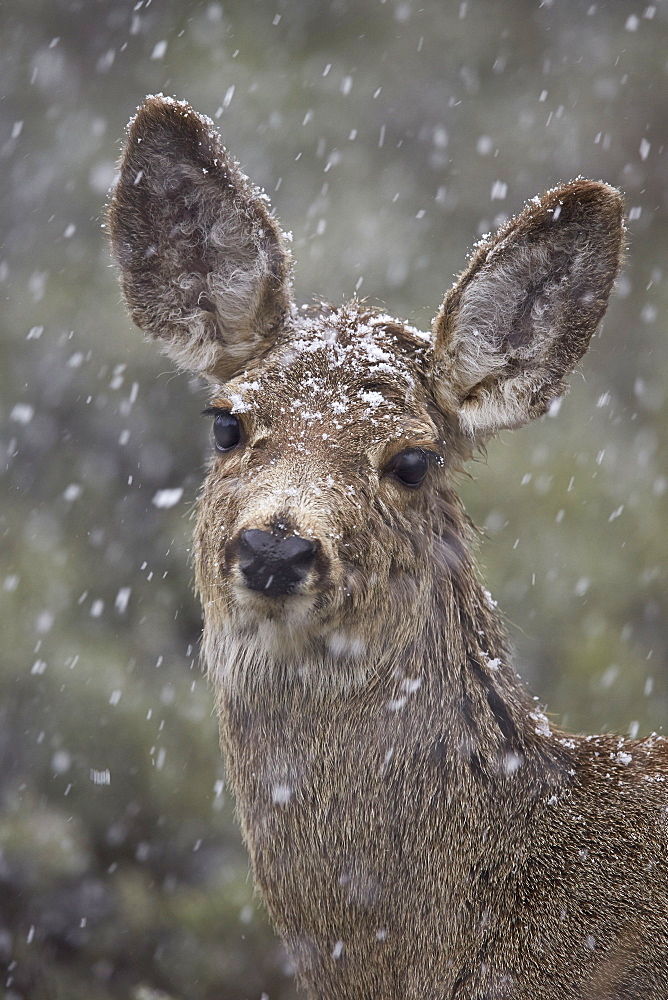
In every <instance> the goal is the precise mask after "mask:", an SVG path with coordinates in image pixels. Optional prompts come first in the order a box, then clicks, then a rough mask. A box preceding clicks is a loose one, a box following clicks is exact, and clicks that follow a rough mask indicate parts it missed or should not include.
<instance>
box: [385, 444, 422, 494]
mask: <svg viewBox="0 0 668 1000" xmlns="http://www.w3.org/2000/svg"><path fill="white" fill-rule="evenodd" d="M428 468H429V456H428V455H427V453H426V452H424V451H422V449H421V448H407V449H406V451H401V452H399V454H398V455H397V456H396V457H395V458H394V460H393V462H392V465H391V466H390V471H391V472H392V474H393V475H394V476H396V478H397V479H398V480H399V482H401V483H403V484H404V486H411V487H413V488H415V487H416V486H420V484H421V483H422V481H423V479H424V477H425V476H426V475H427V469H428Z"/></svg>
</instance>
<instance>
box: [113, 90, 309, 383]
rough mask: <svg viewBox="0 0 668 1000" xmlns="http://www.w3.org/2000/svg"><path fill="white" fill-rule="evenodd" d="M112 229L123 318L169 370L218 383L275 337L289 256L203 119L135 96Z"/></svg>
mask: <svg viewBox="0 0 668 1000" xmlns="http://www.w3.org/2000/svg"><path fill="white" fill-rule="evenodd" d="M109 224H110V231H111V242H112V247H113V250H114V253H115V255H116V258H117V260H118V262H119V264H120V267H121V277H122V285H123V292H124V294H125V298H126V301H127V304H128V308H129V310H130V313H131V315H132V318H133V320H134V321H135V323H136V324H137V325H138V326H139V327H141V329H142V330H144V332H145V333H147V334H148V335H149V336H150V337H152V338H155V339H157V340H158V341H159V342H160V343H161V345H162V348H163V350H164V351H165V353H167V354H169V356H170V357H171V358H172V359H173V360H174V361H176V363H177V364H178V365H180V366H181V367H183V368H187V369H189V370H191V371H195V372H199V373H202V374H206V375H209V376H211V377H213V378H215V379H217V380H220V381H225V380H227V379H229V378H231V377H232V376H233V375H235V374H236V373H237V372H238V371H240V370H241V369H242V368H243V367H245V365H246V364H247V363H248V362H249V361H250V360H251V359H252V358H254V357H255V356H257V355H258V354H259V353H261V352H262V351H263V350H265V349H266V348H267V347H268V346H269V345H270V344H271V343H272V341H273V339H274V338H275V336H276V332H277V330H278V329H279V328H280V326H281V324H282V322H283V320H284V318H285V316H286V314H287V313H288V312H289V310H290V307H291V302H292V300H291V294H290V284H289V277H290V255H289V252H288V250H287V249H286V247H285V244H284V241H283V238H282V236H281V232H280V229H279V227H278V225H277V223H276V222H275V220H274V219H273V218H272V216H271V214H270V211H269V208H268V205H267V201H266V198H265V195H264V194H263V193H262V192H260V191H259V190H258V189H256V188H254V187H252V185H251V184H250V182H249V181H248V179H247V178H246V177H245V176H244V175H243V174H242V172H241V170H240V169H239V165H238V164H237V163H236V162H235V161H234V160H233V159H232V158H231V157H230V156H229V154H228V153H227V152H226V150H225V149H224V148H223V146H222V145H221V143H220V140H219V137H218V135H217V134H216V132H215V130H214V127H213V122H211V121H210V120H209V119H208V118H204V117H202V116H201V115H198V114H196V113H195V112H194V111H193V110H192V108H191V107H189V106H188V105H187V104H186V103H185V102H181V101H174V100H171V99H169V98H165V97H162V96H158V97H148V98H147V99H146V100H145V101H144V103H143V104H142V105H141V107H140V108H139V111H138V114H137V116H136V117H135V118H134V119H133V120H132V121H131V122H130V125H129V135H128V141H127V145H126V148H125V152H124V155H123V159H122V162H121V167H120V178H119V180H118V183H117V185H116V187H115V190H114V192H113V194H112V200H111V205H110V208H109Z"/></svg>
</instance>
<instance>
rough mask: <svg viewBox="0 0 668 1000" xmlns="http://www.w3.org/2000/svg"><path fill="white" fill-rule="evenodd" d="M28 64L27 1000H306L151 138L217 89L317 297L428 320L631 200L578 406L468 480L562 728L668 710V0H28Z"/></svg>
mask: <svg viewBox="0 0 668 1000" xmlns="http://www.w3.org/2000/svg"><path fill="white" fill-rule="evenodd" d="M0 81H1V84H0V93H1V95H2V101H0V161H1V163H0V184H1V188H2V190H1V195H2V201H1V206H0V238H1V239H2V249H1V250H0V294H1V295H2V309H1V310H0V324H1V325H2V336H1V337H0V357H1V362H0V414H1V417H2V441H1V443H0V449H1V461H0V469H1V472H2V475H1V478H0V489H1V491H2V494H1V500H0V528H1V536H0V537H1V545H2V549H1V551H2V564H1V567H0V602H1V603H0V622H1V625H2V646H3V655H2V662H1V665H0V810H1V811H0V971H1V972H2V977H3V978H2V982H3V984H4V985H3V986H2V989H4V991H5V992H4V994H3V995H4V997H6V998H7V1000H35V998H37V1000H43V998H58V1000H112V998H113V1000H121V998H123V1000H127V998H129V997H132V998H136V1000H139V998H143V1000H147V998H150V997H159V996H162V995H163V994H166V995H168V996H170V997H174V998H176V1000H186V998H187V1000H245V998H248V1000H259V998H260V997H262V996H265V997H269V998H271V1000H289V998H292V997H294V995H295V993H294V986H293V984H292V980H291V976H290V968H289V963H288V961H287V959H286V957H285V955H284V953H283V951H282V949H281V947H280V945H279V944H278V943H277V941H276V939H275V938H274V936H273V934H272V932H271V930H270V929H269V927H268V925H267V923H266V921H265V918H264V916H263V914H262V910H261V907H260V905H259V903H258V902H257V900H256V899H255V898H254V896H253V890H252V886H251V883H250V880H249V877H248V866H247V861H246V857H245V854H244V851H243V848H242V846H241V844H240V840H239V836H238V834H237V832H236V829H235V826H234V821H233V815H232V804H231V802H230V800H229V797H228V795H227V793H226V790H225V787H224V777H223V771H222V766H221V763H220V760H219V753H218V748H217V737H216V728H215V723H214V720H213V718H212V698H211V695H210V692H209V691H208V690H207V685H206V683H205V681H204V680H203V679H202V675H201V669H200V666H199V662H198V636H199V631H200V613H199V609H198V607H197V605H196V603H195V601H194V599H193V597H192V595H191V577H192V573H191V568H190V563H189V545H190V531H191V512H192V508H193V503H194V500H195V497H196V494H197V488H198V483H199V482H200V480H201V477H202V473H203V468H204V464H205V461H206V455H207V451H208V447H209V445H208V434H209V428H208V422H206V421H202V420H200V419H199V416H198V414H199V411H200V409H201V408H202V406H203V405H205V402H206V398H205V395H204V394H203V392H202V389H201V387H200V386H198V385H197V384H196V383H195V382H193V381H192V380H189V379H188V377H187V376H185V375H178V376H177V375H174V374H173V373H172V372H171V371H170V370H169V366H168V363H167V362H166V361H165V360H164V359H162V358H161V357H159V356H158V355H157V353H156V352H155V351H154V350H153V349H152V348H151V347H150V346H148V345H146V344H144V343H143V342H142V339H141V337H140V335H139V333H138V332H137V331H135V330H134V329H133V328H132V326H131V324H130V322H129V320H128V319H127V318H126V316H125V315H124V311H123V308H122V306H121V302H120V294H119V290H118V286H117V281H116V274H115V271H114V269H113V268H112V267H111V263H110V258H109V254H108V250H107V246H106V243H105V237H104V233H103V231H102V228H101V224H102V221H103V206H104V202H105V200H106V193H107V189H108V187H109V184H110V183H111V181H112V179H113V175H114V164H115V161H116V159H117V156H118V154H119V151H120V140H121V137H122V135H123V128H124V126H125V123H126V121H127V119H128V118H129V116H130V115H131V113H132V112H133V110H134V107H135V106H136V105H137V104H138V103H139V101H140V100H141V99H142V98H143V96H144V95H145V94H146V93H150V92H157V91H164V92H165V93H168V94H173V95H175V96H177V97H179V98H185V99H187V100H188V101H190V102H191V103H192V104H193V105H194V106H195V107H196V108H197V109H198V110H200V111H203V112H205V113H207V114H209V115H211V116H212V117H213V118H214V119H215V120H216V121H217V123H218V125H219V127H220V129H221V132H222V135H223V139H224V141H225V143H226V144H227V145H228V146H229V147H230V148H231V150H232V151H233V152H234V154H235V155H236V156H237V157H238V158H239V159H240V160H241V162H242V164H243V166H244V168H245V169H246V170H247V172H248V173H249V174H250V175H251V176H252V177H253V179H254V180H256V181H257V182H258V183H260V184H262V185H263V186H264V187H265V188H266V190H267V192H268V193H269V195H270V197H271V199H272V202H273V204H274V206H275V208H276V210H277V213H278V215H279V216H280V218H281V220H282V223H283V225H284V227H285V228H286V229H287V230H291V231H292V232H293V234H294V243H293V246H294V251H295V256H296V258H297V263H298V267H297V273H296V284H297V292H298V297H299V298H300V299H308V298H309V297H310V296H312V295H315V294H318V295H321V296H324V297H327V298H330V299H332V300H335V301H338V300H340V299H345V298H348V297H350V296H351V295H352V294H353V293H354V292H355V291H357V292H358V294H359V295H368V296H369V298H370V300H371V301H372V302H373V303H378V302H380V301H382V302H384V303H385V304H386V306H387V307H388V309H390V310H392V311H393V312H395V313H396V314H398V315H399V316H402V317H406V318H409V319H410V320H412V321H414V322H416V323H417V324H418V325H422V326H426V325H428V324H429V321H430V318H431V316H433V315H434V313H435V312H436V310H437V308H438V306H439V304H440V300H441V298H442V295H443V292H444V291H445V289H446V288H447V287H448V286H449V285H450V283H451V281H452V278H453V275H454V273H455V272H456V271H458V270H459V269H460V268H461V266H462V265H463V262H464V258H465V253H466V250H467V248H468V247H469V246H470V245H471V244H472V242H473V241H474V240H475V239H476V238H477V237H478V236H479V235H481V234H482V233H484V232H486V231H487V230H489V229H490V228H491V227H493V226H494V225H495V224H496V223H497V222H498V221H500V220H501V219H503V218H505V217H506V215H508V214H510V213H512V212H515V211H516V210H518V209H519V208H520V207H521V205H522V203H523V201H524V200H525V199H527V198H528V197H530V196H532V195H534V194H535V193H537V192H539V191H541V190H544V189H545V188H547V187H549V186H550V185H552V184H554V183H557V182H559V181H565V180H568V179H570V178H572V177H574V176H577V175H578V174H584V175H586V176H590V177H594V178H603V179H605V180H607V181H609V182H611V183H612V184H616V185H619V186H620V187H621V188H622V189H623V191H624V192H625V194H626V198H627V206H628V215H629V248H630V249H629V254H628V259H627V262H626V266H625V269H624V272H623V274H622V275H621V277H620V279H619V282H618V286H617V290H616V293H615V295H614V298H613V301H612V303H611V306H610V310H609V313H608V317H607V319H606V321H605V323H604V328H603V332H602V334H601V336H600V337H597V338H596V339H595V340H594V342H593V347H592V350H591V352H590V354H589V355H588V357H587V358H586V360H585V362H584V364H583V365H582V369H581V374H579V375H577V376H576V377H575V378H574V384H573V390H572V392H571V394H570V395H569V396H568V397H566V399H565V400H564V402H563V405H562V407H561V410H560V413H559V414H558V419H553V418H551V417H550V418H545V419H544V420H542V421H539V422H537V423H536V424H535V426H531V427H528V428H525V429H524V430H522V431H520V432H517V433H516V434H513V435H511V434H504V435H502V436H501V438H500V439H499V440H497V441H496V442H493V443H492V444H491V445H490V447H489V450H488V456H487V459H486V460H484V461H481V462H479V463H476V464H475V465H474V466H473V467H472V469H471V472H472V476H473V478H472V479H470V480H467V481H466V482H465V483H464V484H463V490H464V493H465V496H466V500H467V504H468V507H469V510H470V512H471V514H472V515H473V517H474V518H475V519H476V521H477V523H478V524H479V525H481V526H482V527H484V529H485V535H486V538H485V540H484V542H483V546H482V549H481V563H482V566H483V568H484V573H485V575H486V578H487V580H488V584H489V587H490V589H491V590H492V592H493V594H494V596H495V598H496V599H497V600H498V601H499V603H500V605H501V606H502V607H503V608H504V610H505V611H506V613H507V615H508V617H509V620H510V622H511V630H512V636H513V640H514V642H515V645H516V647H517V650H518V664H519V666H520V669H521V671H522V672H523V674H524V675H525V676H526V677H527V679H528V681H529V683H530V684H531V686H532V687H533V688H534V690H535V691H536V692H537V693H539V694H540V696H541V698H542V699H543V700H544V701H545V703H546V704H547V705H548V707H549V710H550V712H551V713H552V715H553V717H554V718H555V719H556V720H563V721H565V723H566V725H568V726H570V727H572V728H575V729H578V730H579V729H591V730H610V729H614V730H618V731H620V732H624V733H628V732H630V733H631V734H634V733H636V732H638V733H640V734H643V733H647V732H649V731H651V730H661V729H663V727H664V725H665V722H666V718H667V714H668V711H667V710H668V681H667V674H666V655H667V645H668V628H667V626H666V618H667V616H666V611H667V608H666V605H667V603H668V598H667V593H666V570H667V567H668V558H667V557H668V551H667V550H668V537H667V533H666V525H667V524H668V518H667V516H666V515H667V513H668V512H667V510H666V508H667V505H668V471H667V466H668V440H667V437H668V434H667V430H668V428H667V424H666V415H667V409H668V402H667V400H666V390H665V386H666V384H667V383H668V338H667V337H666V330H665V323H666V320H665V317H666V316H667V315H668V308H667V307H668V303H667V301H666V299H667V297H668V291H667V289H668V283H667V282H666V271H667V268H668V259H667V247H668V238H667V237H668V232H667V229H668V186H667V184H666V176H667V171H666V167H667V164H668V151H667V148H666V143H667V141H668V136H667V133H668V125H667V120H668V119H667V115H668V112H667V108H668V93H667V84H668V4H667V3H666V2H665V0H657V2H655V3H650V4H647V3H644V2H640V3H635V2H626V0H617V2H615V3H614V4H613V3H599V2H589V0H587V2H578V0H542V2H540V0H506V2H500V0H498V2H494V0H462V2H452V3H450V2H435V0H419V2H418V0H363V2H362V0H358V2H355V0H271V2H267V0H229V2H217V0H214V2H203V3H186V2H176V0H164V2H161V0H153V2H151V0H138V2H135V3H133V2H131V0H3V2H2V4H0ZM165 489H170V490H175V489H182V490H183V493H182V496H181V498H180V500H179V502H178V503H176V504H175V505H173V506H171V507H161V506H158V505H156V503H155V502H154V500H155V498H156V494H158V491H160V490H165Z"/></svg>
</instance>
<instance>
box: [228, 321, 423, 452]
mask: <svg viewBox="0 0 668 1000" xmlns="http://www.w3.org/2000/svg"><path fill="white" fill-rule="evenodd" d="M430 353H431V341H430V339H429V338H428V335H426V334H419V333H418V332H417V331H414V330H412V329H411V328H408V327H403V326H402V327H399V326H398V325H396V324H393V325H389V324H388V322H387V321H386V320H379V319H377V318H374V319H373V320H368V319H367V320H362V319H352V320H351V317H350V315H349V314H348V313H344V312H343V311H339V312H337V313H335V314H333V317H329V318H328V319H327V320H325V319H323V317H318V319H317V320H316V321H313V322H310V323H309V322H303V321H302V322H301V323H299V324H297V325H296V326H295V327H294V328H293V329H292V330H291V331H290V333H289V335H288V336H286V337H285V338H282V340H281V342H280V343H279V344H278V345H277V346H276V347H275V348H274V349H273V350H272V351H271V352H269V354H268V355H266V357H265V358H264V359H263V360H262V361H260V362H259V363H258V364H256V365H255V366H254V367H253V368H251V369H248V370H247V371H246V372H244V374H243V375H242V376H239V377H237V378H236V379H233V380H232V381H231V382H229V383H227V385H226V386H225V387H224V388H223V389H222V391H221V395H220V396H219V397H218V398H217V400H216V403H217V404H218V405H228V406H229V407H230V409H231V411H232V412H233V413H236V414H239V415H240V417H241V419H242V420H243V421H244V422H245V423H247V424H248V425H250V427H249V434H250V438H251V443H252V438H253V437H260V436H265V435H272V434H274V435H281V434H283V435H284V444H285V447H286V448H288V449H293V448H295V447H298V444H299V442H300V441H303V439H304V438H305V437H308V438H309V439H311V440H312V441H313V440H319V441H323V442H327V441H329V442H331V443H332V444H333V445H335V446H336V445H337V444H339V445H340V444H341V442H342V440H343V441H346V442H347V443H348V444H350V445H352V444H353V443H357V444H358V445H360V446H361V447H362V450H367V451H372V452H373V451H376V450H378V449H379V448H382V446H383V445H384V444H385V443H387V442H391V441H396V440H401V439H411V440H412V439H413V438H415V437H421V438H424V437H428V438H430V439H431V438H433V437H434V436H435V433H436V431H435V427H434V425H433V423H432V420H431V417H430V416H429V413H428V392H427V389H426V387H425V379H424V375H423V373H424V372H425V371H426V370H427V365H428V358H429V355H430Z"/></svg>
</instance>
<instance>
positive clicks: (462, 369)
mask: <svg viewBox="0 0 668 1000" xmlns="http://www.w3.org/2000/svg"><path fill="white" fill-rule="evenodd" d="M622 239H623V224H622V202H621V197H620V195H619V193H618V192H617V191H615V189H614V188H610V187H608V186H607V185H605V184H600V183H595V182H592V181H574V182H572V183H571V184H568V185H566V186H565V187H562V188H557V189H555V190H553V191H549V192H548V193H547V194H545V195H543V197H542V198H540V199H534V201H533V202H531V203H530V204H529V205H528V206H527V208H525V209H524V211H523V212H522V213H521V214H520V215H519V216H518V217H517V218H516V219H512V220H510V222H508V223H507V224H506V225H505V226H503V227H502V228H501V229H500V230H499V232H498V233H497V234H496V235H495V236H493V237H491V238H488V239H486V240H484V241H483V242H482V243H481V244H479V246H478V248H477V249H476V252H475V253H474V255H473V257H472V259H471V262H470V264H469V266H468V268H467V269H466V270H465V271H464V273H463V274H462V275H461V277H460V279H459V280H458V282H457V283H456V284H455V286H454V287H453V288H452V289H451V291H450V292H449V293H448V294H447V295H446V297H445V299H444V302H443V305H442V307H441V310H440V312H439V314H438V316H437V318H436V320H435V325H434V332H435V338H436V344H435V364H434V375H433V390H434V394H435V396H436V398H437V400H438V401H439V403H440V404H441V406H442V407H443V408H445V409H447V410H448V411H450V412H452V410H455V411H456V412H458V414H459V417H460V422H461V424H462V425H463V426H464V428H465V429H466V431H467V432H468V433H470V434H471V435H473V436H480V435H482V436H484V435H488V434H490V433H493V432H494V431H496V430H498V429H500V428H502V427H513V426H517V425H518V424H521V423H524V422H526V421H527V420H529V419H530V418H531V417H535V416H539V415H540V414H541V413H544V412H545V411H546V410H547V408H548V407H549V405H550V403H551V402H552V401H553V400H554V399H555V398H556V397H558V396H559V395H561V394H562V393H563V392H564V391H565V390H566V379H567V377H568V375H569V374H570V372H571V371H572V370H573V367H574V366H575V364H576V363H577V362H578V360H579V359H580V358H581V357H582V355H583V354H584V353H585V351H586V350H587V347H588V345H589V341H590V338H591V336H592V334H593V332H594V330H595V329H596V326H597V325H598V323H599V321H600V319H601V317H602V316H603V313H604V312H605V309H606V306H607V302H608V296H609V294H610V290H611V288H612V285H613V282H614V279H615V277H616V275H617V271H618V269H619V264H620V258H621V251H622Z"/></svg>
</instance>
